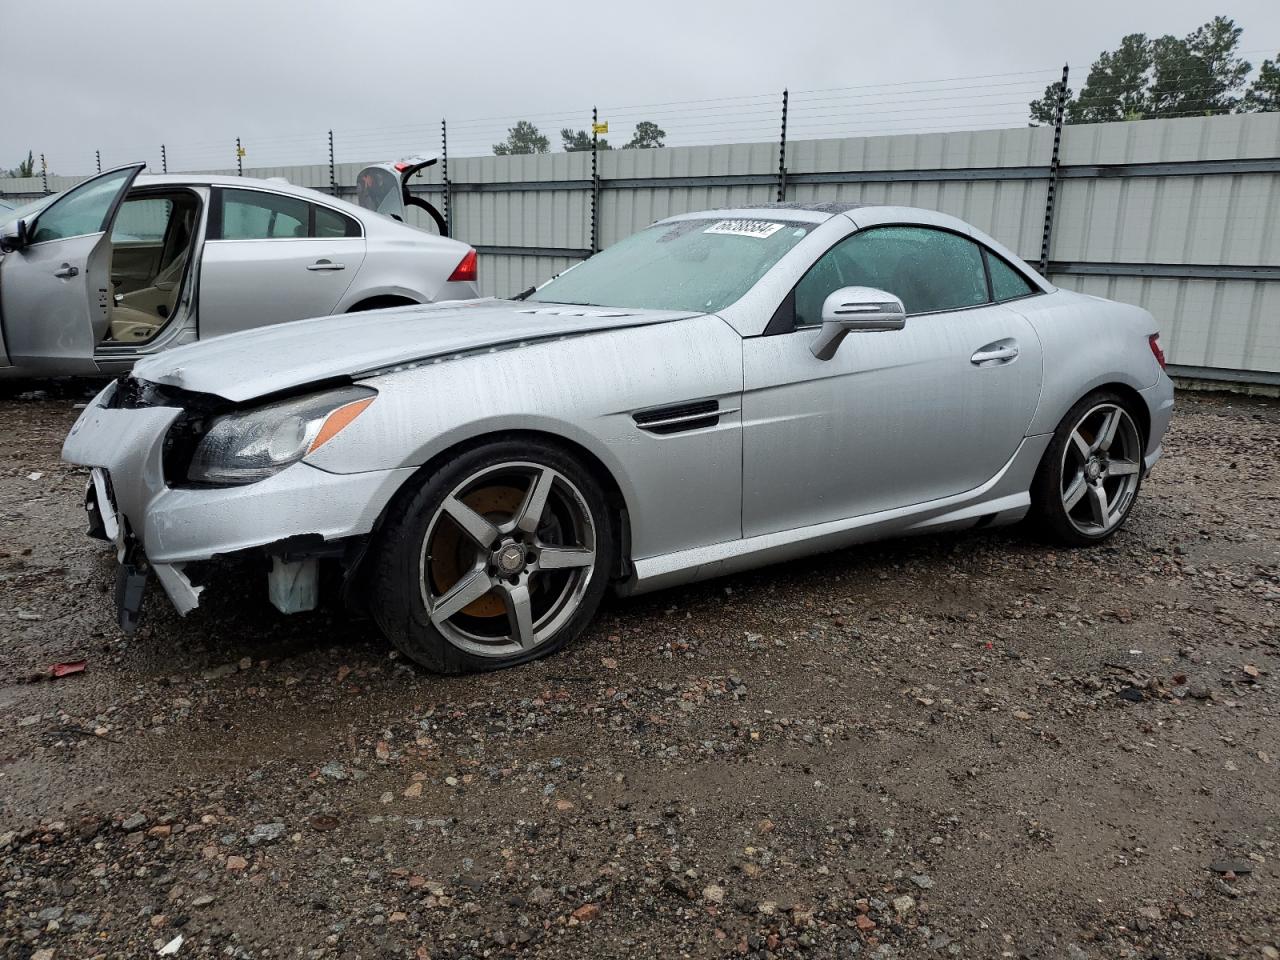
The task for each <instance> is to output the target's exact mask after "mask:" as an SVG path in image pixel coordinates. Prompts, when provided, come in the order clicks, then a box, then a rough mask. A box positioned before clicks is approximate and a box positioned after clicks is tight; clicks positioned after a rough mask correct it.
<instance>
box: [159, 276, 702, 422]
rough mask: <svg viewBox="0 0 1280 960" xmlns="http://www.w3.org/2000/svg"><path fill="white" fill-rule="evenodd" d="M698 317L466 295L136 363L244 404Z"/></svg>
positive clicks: (206, 344)
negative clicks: (428, 364) (398, 369)
mask: <svg viewBox="0 0 1280 960" xmlns="http://www.w3.org/2000/svg"><path fill="white" fill-rule="evenodd" d="M695 316H698V314H696V313H690V312H688V311H675V310H631V309H624V308H612V307H581V306H571V305H561V304H554V303H524V302H520V301H515V300H492V299H484V300H460V301H455V302H450V303H440V304H426V305H417V306H408V307H395V308H392V309H389V310H372V311H368V312H363V313H346V314H341V315H339V316H334V317H319V318H317V319H315V320H297V321H294V322H292V323H281V324H276V325H273V326H269V327H259V328H258V329H255V330H247V331H245V332H243V333H234V334H230V335H229V336H225V337H216V338H214V339H212V340H205V341H203V342H201V343H193V344H190V345H189V346H185V347H177V348H175V349H173V350H167V351H165V352H164V353H160V354H157V355H155V356H153V357H148V358H146V359H144V360H141V361H139V362H138V363H137V364H136V365H135V366H134V368H133V375H134V376H135V377H136V378H138V379H140V380H146V381H149V382H151V383H160V384H165V385H167V386H171V387H179V388H181V389H184V390H193V391H196V392H198V393H212V394H216V395H217V396H220V397H223V398H225V399H227V400H231V401H233V402H237V403H238V402H240V401H243V400H251V399H253V398H255V397H261V396H265V395H267V394H271V393H278V392H279V391H281V390H289V389H292V388H294V387H299V386H303V385H305V384H308V383H314V382H317V381H322V380H328V379H332V378H334V377H344V376H359V375H360V374H363V373H369V372H372V371H374V370H381V369H384V368H386V367H393V366H396V365H397V364H402V363H410V362H413V361H418V360H427V359H431V358H433V357H440V356H449V355H452V354H456V353H463V352H467V351H471V350H478V349H483V348H486V347H495V346H501V345H503V344H509V343H519V342H521V341H527V340H540V339H545V338H550V337H562V336H567V335H572V334H581V333H596V332H601V331H606V330H617V329H623V328H626V327H635V326H643V325H645V324H651V323H667V322H670V321H672V320H682V319H685V318H688V317H695Z"/></svg>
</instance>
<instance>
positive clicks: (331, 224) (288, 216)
mask: <svg viewBox="0 0 1280 960" xmlns="http://www.w3.org/2000/svg"><path fill="white" fill-rule="evenodd" d="M364 256H365V240H364V236H363V230H362V228H361V226H360V223H359V221H357V220H356V219H354V218H353V217H350V216H348V215H347V214H345V213H343V212H342V211H340V210H337V209H336V208H333V207H328V206H324V205H322V204H318V203H312V202H310V201H308V200H304V199H302V198H301V197H296V196H291V195H288V194H283V193H275V192H272V191H268V190H258V189H249V188H240V187H234V188H233V187H216V188H214V191H213V198H212V201H211V203H210V209H209V226H208V232H207V237H206V240H205V244H204V252H203V254H202V256H201V260H200V293H199V301H198V306H197V311H198V313H197V315H198V318H199V326H200V338H201V339H202V340H203V339H207V338H209V337H216V336H221V335H222V334H225V333H235V332H237V331H239V330H247V329H250V328H251V327H261V326H266V325H267V324H271V323H283V322H285V321H289V320H301V319H303V318H305V317H322V316H325V315H327V314H330V313H332V312H333V311H334V308H336V307H337V305H338V302H339V300H341V298H342V295H343V294H344V293H346V290H347V287H349V286H350V285H351V281H352V279H353V278H354V277H355V275H356V272H357V271H358V270H359V269H360V265H361V263H363V262H364Z"/></svg>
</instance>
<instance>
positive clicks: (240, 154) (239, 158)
mask: <svg viewBox="0 0 1280 960" xmlns="http://www.w3.org/2000/svg"><path fill="white" fill-rule="evenodd" d="M236 176H237V177H243V176H244V147H242V146H240V138H239V137H236Z"/></svg>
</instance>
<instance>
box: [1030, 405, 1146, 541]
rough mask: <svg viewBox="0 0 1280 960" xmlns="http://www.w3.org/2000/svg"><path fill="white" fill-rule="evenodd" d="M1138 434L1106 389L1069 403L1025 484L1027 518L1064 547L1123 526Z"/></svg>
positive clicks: (1132, 496)
mask: <svg viewBox="0 0 1280 960" xmlns="http://www.w3.org/2000/svg"><path fill="white" fill-rule="evenodd" d="M1142 452H1143V436H1142V431H1141V430H1140V429H1139V427H1138V418H1137V415H1136V412H1135V411H1134V410H1133V409H1132V406H1131V404H1130V402H1129V401H1128V400H1127V399H1125V398H1124V397H1122V396H1120V395H1119V394H1117V393H1113V392H1111V391H1109V390H1098V391H1095V392H1094V393H1091V394H1089V395H1088V396H1087V397H1085V398H1084V399H1082V400H1080V402H1078V403H1077V404H1076V405H1075V406H1074V407H1072V408H1071V409H1070V410H1069V411H1068V412H1067V415H1066V416H1065V417H1063V418H1062V422H1061V423H1060V424H1059V425H1058V429H1057V430H1056V431H1054V434H1053V440H1051V441H1050V443H1049V447H1048V449H1047V450H1046V451H1045V453H1044V457H1043V459H1042V460H1041V461H1040V466H1039V468H1038V469H1037V470H1036V476H1035V480H1034V481H1033V482H1032V485H1031V510H1032V517H1033V518H1034V519H1035V520H1036V521H1037V523H1038V526H1039V527H1040V529H1041V530H1042V531H1043V532H1044V533H1046V534H1047V535H1048V536H1049V537H1050V538H1052V539H1053V540H1056V541H1057V542H1059V543H1062V544H1064V545H1066V546H1072V547H1081V546H1088V545H1090V544H1095V543H1101V542H1102V541H1104V540H1106V539H1108V538H1109V537H1111V536H1112V535H1113V534H1114V533H1115V532H1116V531H1117V530H1119V529H1120V527H1121V526H1122V525H1123V524H1124V521H1125V519H1126V518H1127V517H1128V516H1129V511H1131V510H1132V509H1133V505H1134V502H1135V501H1136V500H1137V498H1138V490H1139V489H1140V488H1141V486H1142V471H1143V459H1142Z"/></svg>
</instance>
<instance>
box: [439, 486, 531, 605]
mask: <svg viewBox="0 0 1280 960" xmlns="http://www.w3.org/2000/svg"><path fill="white" fill-rule="evenodd" d="M461 499H462V502H463V503H465V504H466V505H467V506H468V507H470V508H471V509H472V510H474V511H475V512H476V513H478V514H480V516H482V517H484V518H485V519H486V520H489V521H490V522H492V523H495V524H499V523H506V522H507V521H508V520H510V519H511V518H512V517H514V516H515V515H516V511H517V510H519V509H520V504H522V503H523V502H524V491H523V490H517V489H516V488H515V487H481V488H480V489H478V490H473V491H471V492H470V493H468V494H467V495H466V496H465V497H462V498H461ZM430 551H431V566H430V572H431V584H432V586H433V587H434V588H435V592H436V594H437V595H438V596H444V594H446V593H447V592H448V591H449V590H450V589H451V588H452V587H453V585H454V584H455V583H457V582H458V581H459V580H460V579H462V575H463V573H465V572H467V571H468V570H470V569H471V568H472V567H474V566H475V562H476V555H477V553H479V548H478V547H476V545H475V544H474V543H472V542H471V541H470V540H469V539H467V538H466V537H464V536H463V535H462V531H461V530H459V529H458V526H457V524H455V523H453V522H452V521H450V522H449V523H442V524H439V525H438V526H437V527H436V531H435V533H434V534H433V535H432V537H431V544H430ZM462 613H464V614H466V615H467V616H469V617H486V618H492V617H505V616H506V615H507V608H506V607H505V606H504V605H503V603H502V600H501V599H500V598H499V597H497V596H495V595H494V593H493V591H490V592H489V593H486V594H485V595H484V596H483V597H481V598H480V599H478V600H473V601H471V603H469V604H467V605H466V606H465V607H463V608H462Z"/></svg>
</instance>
